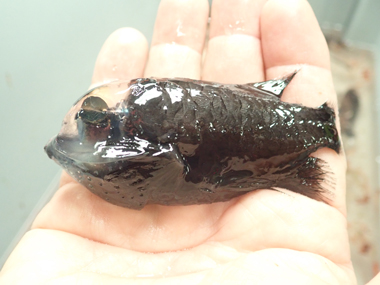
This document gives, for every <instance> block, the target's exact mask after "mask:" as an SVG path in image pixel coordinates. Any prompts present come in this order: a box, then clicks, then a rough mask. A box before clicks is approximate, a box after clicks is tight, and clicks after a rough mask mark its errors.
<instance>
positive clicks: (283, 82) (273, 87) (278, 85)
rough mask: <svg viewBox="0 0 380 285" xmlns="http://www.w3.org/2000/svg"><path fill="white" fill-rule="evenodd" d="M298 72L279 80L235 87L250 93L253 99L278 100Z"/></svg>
mask: <svg viewBox="0 0 380 285" xmlns="http://www.w3.org/2000/svg"><path fill="white" fill-rule="evenodd" d="M298 71H299V69H297V70H295V71H294V72H292V73H290V74H288V75H285V76H284V77H281V78H279V79H272V80H268V81H262V82H256V83H247V84H239V85H235V87H237V88H239V89H243V90H245V91H248V92H249V93H252V94H253V95H254V96H255V97H260V98H268V97H269V98H272V99H275V98H277V99H278V100H280V99H281V96H282V93H283V91H284V89H285V88H286V86H288V85H289V83H290V81H291V80H292V79H293V77H294V76H295V75H296V74H297V72H298Z"/></svg>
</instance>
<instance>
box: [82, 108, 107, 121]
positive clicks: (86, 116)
mask: <svg viewBox="0 0 380 285" xmlns="http://www.w3.org/2000/svg"><path fill="white" fill-rule="evenodd" d="M77 117H78V118H81V119H82V121H83V122H85V123H89V124H101V123H105V122H106V121H107V113H106V112H104V111H101V112H99V111H95V110H86V109H81V110H80V111H79V112H78V115H77Z"/></svg>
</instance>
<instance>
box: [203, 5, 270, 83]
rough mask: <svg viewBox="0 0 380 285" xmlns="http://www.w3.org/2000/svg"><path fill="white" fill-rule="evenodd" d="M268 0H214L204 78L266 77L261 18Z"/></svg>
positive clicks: (252, 79) (232, 80) (242, 79)
mask: <svg viewBox="0 0 380 285" xmlns="http://www.w3.org/2000/svg"><path fill="white" fill-rule="evenodd" d="M264 3H265V0H256V1H248V0H214V1H213V5H212V10H211V26H210V40H209V43H208V48H207V55H206V58H205V62H204V66H203V74H202V79H203V80H210V81H218V82H221V83H247V82H258V81H262V80H264V73H263V60H262V53H261V42H260V28H259V19H260V13H261V9H262V6H263V5H264Z"/></svg>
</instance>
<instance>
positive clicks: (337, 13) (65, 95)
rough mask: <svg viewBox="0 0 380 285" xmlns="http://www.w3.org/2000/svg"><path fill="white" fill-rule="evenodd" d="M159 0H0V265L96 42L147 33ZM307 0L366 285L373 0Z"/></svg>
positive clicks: (44, 192) (47, 184)
mask: <svg viewBox="0 0 380 285" xmlns="http://www.w3.org/2000/svg"><path fill="white" fill-rule="evenodd" d="M159 2H160V1H159V0H139V1H134V0H113V1H107V2H105V1H99V0H92V1H89V0H82V1H74V0H66V1H48V0H34V1H21V0H13V1H4V0H0V98H1V102H2V104H1V106H2V107H1V112H0V122H1V123H0V137H1V144H2V146H1V148H0V162H1V164H0V266H2V262H3V259H4V258H5V256H7V254H8V252H7V249H8V250H10V249H12V247H13V246H14V245H13V244H12V240H17V238H18V237H17V233H18V232H21V233H22V232H24V231H25V230H26V229H25V227H27V226H28V223H29V221H28V217H29V218H33V217H34V215H35V213H36V212H37V211H38V209H39V207H40V206H41V205H43V204H44V203H45V200H47V199H48V198H49V195H50V194H51V192H52V190H51V189H54V187H55V183H56V181H57V173H58V172H59V167H58V166H57V165H56V164H55V163H53V162H52V161H51V160H49V159H48V158H47V156H46V155H45V153H44V151H43V146H44V145H45V143H46V142H47V141H48V139H49V138H50V137H52V136H54V135H55V134H56V133H57V131H58V130H59V129H60V125H61V120H62V118H63V116H64V115H65V114H66V112H67V110H68V109H69V108H70V106H71V105H72V103H73V102H75V100H76V99H77V98H78V97H79V95H81V94H82V93H84V92H85V90H86V89H87V88H88V86H89V84H90V79H91V76H92V69H93V66H94V63H95V59H96V57H97V54H98V52H99V50H100V48H101V46H102V44H103V42H104V40H105V39H106V38H107V37H108V35H109V34H111V33H112V32H113V31H114V30H116V29H118V28H119V27H125V26H130V27H134V28H137V29H139V30H140V31H141V32H142V33H143V34H144V35H145V36H146V38H147V39H148V40H150V38H151V36H152V31H153V26H154V20H155V15H156V11H157V8H158V5H159ZM210 2H211V1H210ZM309 2H310V4H311V5H312V7H313V9H314V11H315V13H316V15H317V18H318V21H319V23H320V25H321V28H322V30H323V31H324V33H325V35H326V38H327V40H328V42H329V46H330V50H331V61H332V69H333V75H334V83H335V86H336V90H337V93H338V96H339V98H340V112H341V116H342V118H341V119H342V124H343V126H342V127H343V131H344V134H343V139H344V142H345V148H346V151H347V154H348V186H349V187H348V198H347V199H348V208H349V213H350V214H349V230H350V239H351V244H352V255H353V258H354V265H355V270H356V272H357V274H358V280H359V284H364V282H365V281H368V280H369V279H370V277H371V276H373V275H374V274H375V273H376V272H377V271H378V270H379V269H378V268H379V264H378V261H379V260H380V258H379V250H378V245H377V244H378V241H380V239H379V232H378V231H379V219H378V216H379V209H378V204H379V197H378V190H379V189H378V187H379V181H378V163H380V157H379V156H378V154H379V149H380V148H379V146H380V145H379V140H378V137H377V135H378V134H377V133H378V131H377V130H378V127H377V125H379V124H378V123H379V121H378V117H377V116H376V115H377V114H378V110H380V107H379V102H380V100H378V99H377V98H380V92H379V91H376V89H375V83H376V82H380V72H375V70H377V71H379V70H380V60H379V58H380V57H379V56H380V32H379V27H380V18H379V17H378V14H379V11H380V1H378V0H309ZM359 146H360V148H359ZM54 177H56V178H54ZM23 224H24V228H23ZM1 256H3V259H1Z"/></svg>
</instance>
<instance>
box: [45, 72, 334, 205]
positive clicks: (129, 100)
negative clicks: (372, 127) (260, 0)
mask: <svg viewBox="0 0 380 285" xmlns="http://www.w3.org/2000/svg"><path fill="white" fill-rule="evenodd" d="M295 74H296V72H294V73H292V74H290V75H288V76H285V77H283V78H280V79H275V80H269V81H265V82H258V83H251V84H230V85H225V84H219V83H213V82H206V81H199V80H190V79H182V78H175V79H169V78H164V79H158V78H138V79H134V80H132V81H130V82H126V81H116V82H111V83H107V84H104V85H102V86H99V87H96V88H94V89H92V90H90V91H89V92H87V93H86V94H85V95H84V96H83V97H82V98H80V99H79V100H78V101H77V102H76V103H75V104H74V106H73V107H72V108H71V109H70V111H69V112H68V114H67V115H66V117H65V118H64V120H63V124H62V129H61V131H60V132H59V134H58V135H57V136H56V137H55V138H53V139H51V140H50V141H49V143H48V144H47V145H46V146H45V150H46V152H47V154H48V156H49V157H50V158H52V159H54V160H55V161H56V162H57V163H58V164H59V165H60V166H62V167H63V168H64V169H65V170H66V171H67V172H68V173H69V174H70V175H71V176H72V177H73V178H74V179H75V180H77V181H78V182H79V183H81V184H83V185H84V186H86V187H87V188H88V189H89V190H90V191H91V192H93V193H94V194H96V195H98V196H99V197H101V198H103V199H105V200H107V201H108V202H110V203H113V204H115V205H118V206H123V207H128V208H132V209H141V208H143V207H144V206H145V205H148V204H161V205H191V204H203V203H214V202H221V201H228V200H230V199H232V198H234V197H237V196H240V195H243V194H245V193H248V192H251V191H254V190H257V189H277V188H285V189H288V190H291V191H294V192H297V193H300V194H303V195H306V196H308V197H310V198H313V199H316V200H319V201H324V202H328V200H329V198H328V195H327V194H328V191H327V189H323V188H322V182H323V181H324V180H325V175H326V173H325V171H323V170H322V164H323V161H322V160H321V159H319V158H316V157H311V156H310V154H311V153H313V152H315V151H316V150H317V149H320V148H323V147H328V148H330V149H333V150H335V151H336V152H337V153H339V151H340V140H339V136H338V132H337V129H336V125H335V113H334V111H333V109H332V108H330V107H329V106H328V105H327V104H326V103H325V104H323V105H321V106H320V107H318V108H309V107H305V106H302V105H298V104H291V103H286V102H282V101H281V100H280V99H281V95H282V93H283V90H284V89H285V87H286V86H287V85H288V84H289V83H290V81H291V80H292V78H293V77H294V76H295Z"/></svg>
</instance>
